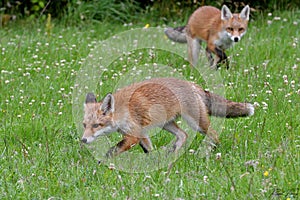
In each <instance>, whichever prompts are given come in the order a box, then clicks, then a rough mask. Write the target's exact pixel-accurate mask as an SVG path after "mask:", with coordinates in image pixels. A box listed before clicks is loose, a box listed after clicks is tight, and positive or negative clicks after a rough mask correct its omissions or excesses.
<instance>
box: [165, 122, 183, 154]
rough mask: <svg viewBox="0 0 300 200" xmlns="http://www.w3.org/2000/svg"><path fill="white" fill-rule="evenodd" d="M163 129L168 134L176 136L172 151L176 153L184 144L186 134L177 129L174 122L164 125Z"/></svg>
mask: <svg viewBox="0 0 300 200" xmlns="http://www.w3.org/2000/svg"><path fill="white" fill-rule="evenodd" d="M163 129H165V130H166V131H169V132H170V133H172V134H173V135H175V136H176V141H175V143H174V146H173V150H172V151H175V152H177V151H178V150H179V149H180V148H181V147H182V146H183V145H184V143H185V142H186V139H187V134H186V132H184V131H183V130H182V129H181V128H179V127H178V125H177V124H176V123H175V122H174V121H171V122H169V123H167V124H165V125H164V127H163Z"/></svg>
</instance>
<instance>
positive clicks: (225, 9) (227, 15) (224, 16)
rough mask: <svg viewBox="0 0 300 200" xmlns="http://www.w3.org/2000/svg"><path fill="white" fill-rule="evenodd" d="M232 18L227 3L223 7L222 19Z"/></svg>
mask: <svg viewBox="0 0 300 200" xmlns="http://www.w3.org/2000/svg"><path fill="white" fill-rule="evenodd" d="M231 18H232V13H231V11H230V10H229V8H228V7H227V6H226V5H223V7H222V9H221V19H222V20H229V19H231Z"/></svg>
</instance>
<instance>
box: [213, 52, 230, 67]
mask: <svg viewBox="0 0 300 200" xmlns="http://www.w3.org/2000/svg"><path fill="white" fill-rule="evenodd" d="M215 53H216V57H217V58H216V60H215V65H216V67H217V69H218V68H219V67H220V65H221V64H223V63H225V64H226V69H229V61H228V59H227V55H226V54H225V51H224V50H221V49H219V48H217V47H216V48H215Z"/></svg>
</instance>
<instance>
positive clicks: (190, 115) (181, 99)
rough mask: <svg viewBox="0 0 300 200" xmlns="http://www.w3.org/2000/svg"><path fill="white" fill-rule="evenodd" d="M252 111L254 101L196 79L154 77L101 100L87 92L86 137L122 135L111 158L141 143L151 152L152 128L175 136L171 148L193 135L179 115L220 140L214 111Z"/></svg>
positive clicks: (223, 113) (233, 114) (232, 114)
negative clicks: (215, 89) (209, 88)
mask: <svg viewBox="0 0 300 200" xmlns="http://www.w3.org/2000/svg"><path fill="white" fill-rule="evenodd" d="M253 114H254V107H253V105H252V104H250V103H237V102H233V101H230V100H227V99H225V98H223V97H221V96H219V95H216V94H213V93H210V92H208V91H205V90H203V89H202V88H201V87H199V86H198V85H196V84H194V83H192V82H188V81H184V80H180V79H176V78H154V79H149V80H146V81H143V82H139V83H135V84H132V85H130V86H126V87H124V88H122V89H120V90H118V91H117V92H116V93H114V94H111V93H109V94H107V95H106V96H105V97H104V99H103V100H102V101H100V102H97V100H96V97H95V95H94V94H93V93H89V94H87V96H86V100H85V104H84V119H83V126H84V133H83V136H82V139H81V141H82V142H83V143H91V142H93V141H94V140H95V139H96V138H97V137H98V136H102V135H106V134H109V133H112V132H119V133H121V134H122V135H123V140H122V141H120V142H119V143H118V144H117V145H116V146H114V147H111V148H110V150H109V151H108V152H107V153H106V156H107V157H108V158H110V157H114V156H116V155H119V154H120V153H122V152H124V151H127V150H129V149H130V148H131V147H133V146H134V145H136V144H139V145H140V146H141V147H142V149H143V150H144V152H145V153H148V152H150V151H151V150H152V148H153V147H152V143H151V140H150V138H149V137H148V135H147V130H149V129H151V128H154V127H161V128H163V129H164V130H166V131H168V132H170V133H172V134H173V135H175V136H176V141H175V143H174V145H173V149H171V151H172V152H177V151H178V150H179V149H180V148H181V147H182V146H183V145H184V143H185V142H186V139H187V137H188V134H187V133H186V132H185V131H184V130H182V129H181V128H180V127H178V125H177V124H176V119H177V117H179V116H181V117H182V118H183V119H184V120H185V121H186V122H187V124H188V125H189V126H190V127H191V128H192V129H194V130H195V131H197V132H200V133H202V134H204V135H207V136H208V137H209V139H210V140H211V141H212V143H214V144H218V143H219V139H218V134H217V133H216V131H214V130H213V129H212V128H211V127H210V120H209V117H208V116H209V115H213V116H218V117H227V118H234V117H245V116H251V115H253Z"/></svg>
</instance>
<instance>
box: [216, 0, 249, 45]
mask: <svg viewBox="0 0 300 200" xmlns="http://www.w3.org/2000/svg"><path fill="white" fill-rule="evenodd" d="M249 14H250V7H249V6H248V5H247V6H245V7H244V8H243V10H242V11H241V13H239V14H232V13H231V12H230V10H229V8H228V7H227V6H225V5H223V7H222V9H221V20H222V24H223V28H224V30H225V31H226V33H227V35H228V36H229V37H230V39H231V40H232V41H233V42H238V41H240V39H241V38H242V37H243V35H244V34H245V33H246V30H247V26H248V21H249Z"/></svg>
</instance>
